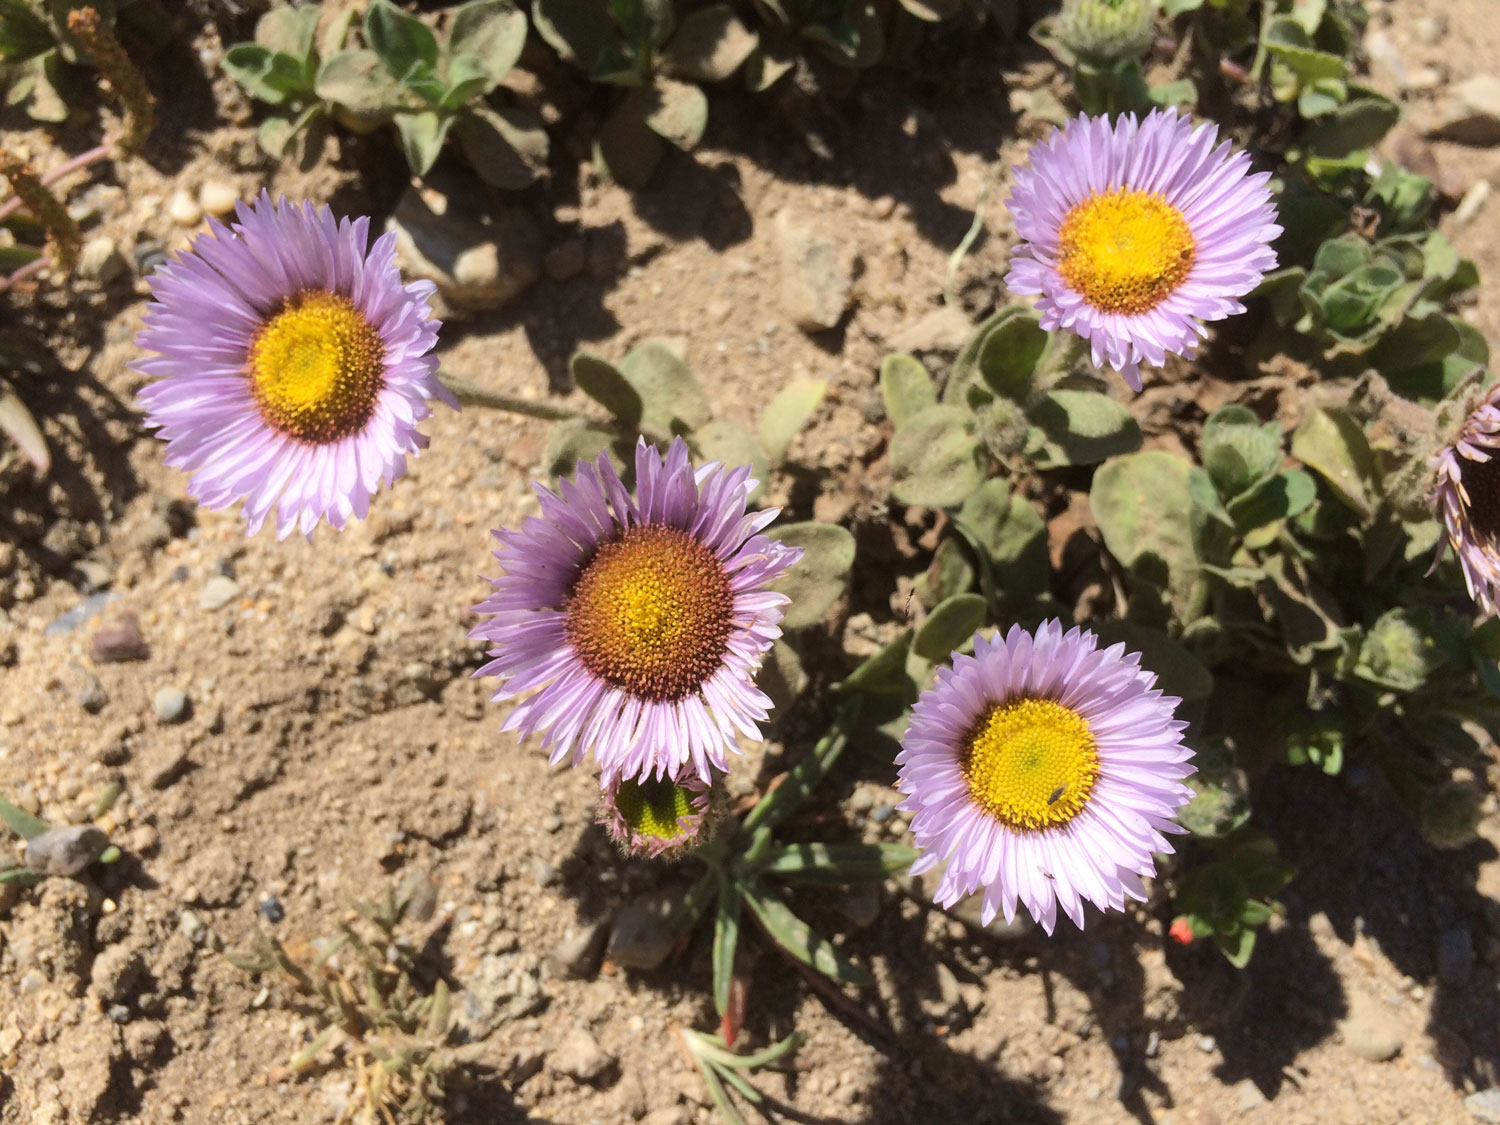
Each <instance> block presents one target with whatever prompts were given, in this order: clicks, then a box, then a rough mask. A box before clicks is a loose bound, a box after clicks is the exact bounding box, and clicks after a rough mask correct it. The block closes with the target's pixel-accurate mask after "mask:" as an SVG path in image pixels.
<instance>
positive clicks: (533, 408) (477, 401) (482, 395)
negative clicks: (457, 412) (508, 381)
mask: <svg viewBox="0 0 1500 1125" xmlns="http://www.w3.org/2000/svg"><path fill="white" fill-rule="evenodd" d="M438 378H439V379H441V380H442V382H443V385H444V386H445V387H447V388H448V389H449V390H450V391H452V392H453V395H454V397H455V398H457V399H458V401H459V402H461V403H463V404H464V405H465V406H487V407H489V408H490V409H492V410H505V411H509V412H510V413H511V414H525V415H526V416H527V417H529V418H541V419H543V420H544V421H547V422H565V421H567V420H568V419H569V418H577V417H579V414H578V411H576V410H570V409H569V408H568V407H566V406H553V405H551V404H550V403H546V402H532V401H531V400H530V399H524V398H516V397H515V396H514V395H506V394H500V393H499V392H498V391H492V390H490V389H488V388H487V387H479V386H476V385H475V384H473V383H470V382H469V381H468V380H466V379H459V378H456V377H454V376H453V375H450V374H448V372H446V371H443V372H439V373H438Z"/></svg>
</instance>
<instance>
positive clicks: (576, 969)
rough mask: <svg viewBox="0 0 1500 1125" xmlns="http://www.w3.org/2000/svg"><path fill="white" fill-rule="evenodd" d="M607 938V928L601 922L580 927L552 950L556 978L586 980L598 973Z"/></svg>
mask: <svg viewBox="0 0 1500 1125" xmlns="http://www.w3.org/2000/svg"><path fill="white" fill-rule="evenodd" d="M608 937H609V927H608V926H606V925H605V924H604V923H603V922H602V921H599V922H593V923H591V924H589V925H587V926H583V927H581V928H580V929H579V930H578V932H577V933H576V934H573V935H572V936H571V937H567V938H564V939H563V940H562V941H560V942H558V943H557V946H556V947H555V948H554V949H553V950H552V956H551V958H550V960H551V962H552V967H553V969H555V970H556V971H557V974H558V976H563V977H578V978H581V979H585V980H587V979H588V978H590V977H592V976H593V975H594V974H595V973H597V972H598V971H599V960H600V958H602V957H603V956H604V942H605V939H606V938H608Z"/></svg>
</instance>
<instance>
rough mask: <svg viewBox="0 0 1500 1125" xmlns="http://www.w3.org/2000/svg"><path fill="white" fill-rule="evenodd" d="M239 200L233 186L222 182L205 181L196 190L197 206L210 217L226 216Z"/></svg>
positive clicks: (238, 194) (238, 195)
mask: <svg viewBox="0 0 1500 1125" xmlns="http://www.w3.org/2000/svg"><path fill="white" fill-rule="evenodd" d="M239 200H240V193H239V192H238V191H236V190H235V189H234V185H233V184H227V183H225V182H224V181H223V180H206V181H204V184H203V186H202V187H200V188H199V189H198V206H200V207H202V208H203V210H205V211H207V212H208V213H209V214H210V215H215V216H218V215H227V214H229V212H231V211H233V210H234V205H235V204H236V203H238V202H239Z"/></svg>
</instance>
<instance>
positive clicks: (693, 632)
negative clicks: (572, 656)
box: [566, 524, 734, 701]
mask: <svg viewBox="0 0 1500 1125" xmlns="http://www.w3.org/2000/svg"><path fill="white" fill-rule="evenodd" d="M733 614H734V592H733V591H732V590H731V589H730V585H729V575H728V574H727V573H726V572H725V570H724V565H723V564H722V563H721V562H719V560H718V558H717V557H716V556H715V555H714V553H713V551H711V550H710V549H709V548H708V547H706V546H704V545H703V544H702V543H700V542H699V541H698V540H697V539H695V538H693V536H691V535H689V534H688V533H687V532H686V531H682V530H679V529H678V528H675V527H666V526H663V525H661V524H645V525H642V526H637V527H632V528H630V529H629V530H627V531H626V532H625V533H624V534H623V535H621V536H620V537H619V538H618V539H614V540H611V541H610V542H608V543H605V544H604V545H603V546H601V547H600V548H599V550H598V553H596V554H595V555H594V557H593V559H591V560H590V561H589V563H588V565H587V566H585V567H584V568H583V573H582V574H580V575H579V577H578V581H577V583H576V584H575V585H574V587H573V592H572V594H571V596H570V597H569V598H568V602H567V625H566V627H567V634H568V639H569V640H570V641H571V642H572V644H573V648H574V650H575V651H576V652H577V653H578V656H579V659H580V660H582V661H583V665H584V667H586V668H587V669H588V670H589V671H590V672H593V673H594V674H595V675H596V676H598V677H599V678H600V679H603V680H605V681H606V682H608V683H611V684H613V685H615V686H616V687H619V688H623V689H624V690H625V691H627V692H629V693H630V694H631V695H635V696H638V697H640V698H642V699H649V700H654V701H669V700H676V699H682V698H683V697H685V696H688V695H691V694H693V693H694V692H696V691H697V690H698V689H699V688H701V687H702V686H703V684H704V683H705V682H706V681H707V680H708V679H709V677H710V676H712V675H713V674H714V672H715V671H716V670H717V669H718V668H719V665H720V663H721V662H722V660H723V657H724V652H725V650H726V648H727V647H728V643H729V634H730V629H731V626H732V625H733Z"/></svg>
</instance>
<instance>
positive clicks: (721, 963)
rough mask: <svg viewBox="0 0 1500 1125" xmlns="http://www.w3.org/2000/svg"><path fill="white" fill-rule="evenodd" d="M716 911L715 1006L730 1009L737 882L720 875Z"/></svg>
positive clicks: (737, 919) (736, 936)
mask: <svg viewBox="0 0 1500 1125" xmlns="http://www.w3.org/2000/svg"><path fill="white" fill-rule="evenodd" d="M718 879H719V912H718V915H717V916H716V917H715V918H714V1009H715V1010H716V1011H717V1012H718V1013H719V1015H721V1016H722V1015H723V1014H724V1013H725V1012H727V1011H729V993H730V990H731V988H732V986H733V984H734V951H735V949H736V947H737V946H738V945H739V940H740V885H739V883H737V882H735V881H734V880H733V879H729V878H726V877H725V876H724V875H722V874H720V875H719V876H718Z"/></svg>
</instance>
